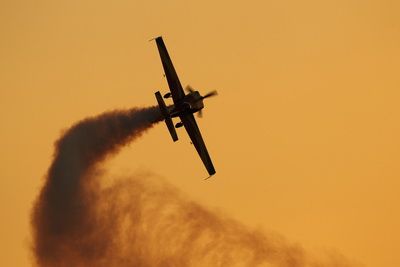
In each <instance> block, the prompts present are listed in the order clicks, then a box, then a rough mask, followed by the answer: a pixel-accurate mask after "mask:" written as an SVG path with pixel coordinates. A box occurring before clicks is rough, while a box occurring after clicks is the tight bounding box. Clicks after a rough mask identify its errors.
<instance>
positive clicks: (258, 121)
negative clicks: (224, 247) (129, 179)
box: [0, 0, 400, 267]
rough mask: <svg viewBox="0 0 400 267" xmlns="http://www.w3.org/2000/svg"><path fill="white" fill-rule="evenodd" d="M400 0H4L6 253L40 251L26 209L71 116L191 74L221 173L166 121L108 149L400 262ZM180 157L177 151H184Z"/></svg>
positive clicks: (2, 196)
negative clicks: (166, 71)
mask: <svg viewBox="0 0 400 267" xmlns="http://www.w3.org/2000/svg"><path fill="white" fill-rule="evenodd" d="M399 11H400V2H399V1H394V0H380V1H378V0H375V1H368V0H367V1H356V0H346V1H344V0H338V1H317V0H314V1H313V0H305V1H295V0H283V1H273V0H272V1H251V2H249V3H248V4H244V2H243V1H209V0H205V1H201V3H197V4H193V3H191V4H189V2H187V1H117V2H116V3H115V2H113V3H112V4H111V2H109V1H94V0H90V1H26V0H17V1H2V2H1V3H0V34H1V39H2V41H1V42H0V58H1V63H0V119H1V123H2V126H1V131H0V137H1V138H0V147H1V153H0V160H1V167H0V177H1V179H0V209H1V213H2V220H1V223H0V236H1V242H0V251H1V257H0V265H1V266H30V265H31V260H30V257H31V255H30V249H29V246H30V222H29V217H30V209H31V207H32V203H33V201H34V199H35V197H36V196H37V194H38V190H39V189H40V187H41V185H42V182H43V177H44V174H45V173H46V170H47V168H48V166H49V164H50V161H51V158H52V153H53V143H54V141H55V140H56V139H57V138H58V137H59V136H60V134H61V132H62V130H63V129H66V128H67V127H68V126H70V125H71V124H72V123H74V122H75V121H77V120H80V119H82V118H84V117H86V116H89V115H96V114H99V113H101V112H103V111H107V110H111V109H121V108H130V107H134V106H148V105H155V104H156V100H155V98H154V92H155V91H156V90H162V92H166V91H167V83H166V80H165V78H163V75H162V74H163V70H162V66H161V63H160V59H159V56H158V52H157V49H156V46H155V43H149V42H148V40H149V39H150V38H152V37H155V36H158V35H163V36H164V40H165V43H166V45H167V48H168V49H169V52H170V55H171V57H172V60H173V62H174V64H175V67H176V69H177V72H178V75H179V76H180V79H181V82H182V83H183V85H186V84H191V85H192V86H193V87H195V88H198V89H199V90H201V91H202V92H204V93H205V92H207V91H210V90H214V89H217V90H218V92H219V97H216V98H212V99H207V102H206V109H205V110H204V118H203V119H201V120H198V123H199V126H200V127H201V130H202V133H203V137H204V139H205V141H206V144H207V146H208V148H209V151H210V153H211V156H212V157H213V160H214V163H215V166H216V169H217V175H216V176H215V177H214V178H213V179H211V180H209V181H207V182H204V181H203V178H205V177H206V176H207V174H206V172H205V170H204V167H203V165H202V164H201V161H200V160H199V158H198V156H197V154H196V152H195V150H194V149H193V147H192V146H190V144H189V139H188V137H187V136H186V134H185V133H184V130H181V129H179V130H178V135H179V136H180V139H181V140H180V141H179V142H178V143H176V144H174V143H173V142H172V141H171V140H170V136H169V134H168V131H167V129H166V127H165V126H164V125H162V124H160V125H158V126H156V128H155V129H153V130H151V131H150V132H149V133H148V134H147V135H146V136H145V137H144V138H142V139H141V140H140V141H139V142H137V143H135V144H134V145H132V146H129V147H127V148H126V149H124V150H123V151H122V153H120V154H119V155H118V156H117V157H116V158H114V159H112V160H111V161H109V162H107V169H108V170H109V171H110V172H111V173H117V174H118V173H124V174H126V173H128V174H129V173H132V172H135V171H136V170H150V171H151V172H153V173H154V174H155V175H158V176H162V177H165V178H166V179H167V180H168V181H169V182H170V183H172V184H174V185H175V186H177V187H178V188H180V189H181V190H182V191H183V192H185V194H187V195H188V196H190V197H191V198H192V199H194V200H196V201H198V202H200V203H203V204H205V205H207V206H210V207H215V208H217V209H219V210H221V211H222V212H224V213H226V214H228V215H230V216H231V217H233V218H235V219H237V220H238V221H240V222H243V223H244V224H246V225H249V226H250V227H256V228H261V229H264V230H265V231H272V232H276V233H279V234H282V235H284V236H285V237H286V238H287V239H288V240H290V241H292V242H296V243H299V244H302V245H303V246H304V247H305V248H306V249H308V250H310V251H316V253H319V252H321V251H331V250H334V251H338V252H340V253H342V254H343V255H345V256H346V257H348V258H350V259H353V260H355V261H357V262H360V263H363V264H365V265H366V266H386V267H391V266H393V267H395V266H400V254H399V253H398V252H399V249H400V246H399V244H400V229H399V225H400V213H399V211H400V181H399V178H400V164H399V162H400V138H399V136H400V124H399V120H400V107H399V100H400V91H399V87H400V75H399V68H400V50H399V47H400V16H399ZM176 158H179V160H178V161H177V160H176Z"/></svg>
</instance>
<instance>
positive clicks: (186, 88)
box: [185, 85, 195, 93]
mask: <svg viewBox="0 0 400 267" xmlns="http://www.w3.org/2000/svg"><path fill="white" fill-rule="evenodd" d="M185 90H186V91H188V92H189V93H193V92H194V91H195V90H194V88H193V87H192V86H190V85H187V86H186V87H185Z"/></svg>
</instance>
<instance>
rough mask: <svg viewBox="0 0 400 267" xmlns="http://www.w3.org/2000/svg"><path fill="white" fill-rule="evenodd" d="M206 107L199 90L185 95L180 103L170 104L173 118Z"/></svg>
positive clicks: (169, 107)
mask: <svg viewBox="0 0 400 267" xmlns="http://www.w3.org/2000/svg"><path fill="white" fill-rule="evenodd" d="M203 108H204V103H203V97H202V96H201V95H200V93H199V92H198V91H194V92H192V93H189V94H187V95H185V97H184V98H183V99H182V101H180V102H179V103H176V104H175V105H171V106H168V110H169V113H170V116H171V117H172V118H174V117H178V116H180V115H183V114H188V113H189V114H192V113H196V112H197V111H200V110H201V109H203Z"/></svg>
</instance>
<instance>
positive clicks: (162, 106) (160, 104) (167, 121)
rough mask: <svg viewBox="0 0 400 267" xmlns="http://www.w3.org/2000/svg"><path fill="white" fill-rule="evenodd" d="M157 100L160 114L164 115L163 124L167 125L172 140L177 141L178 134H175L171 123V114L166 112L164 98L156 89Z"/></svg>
mask: <svg viewBox="0 0 400 267" xmlns="http://www.w3.org/2000/svg"><path fill="white" fill-rule="evenodd" d="M155 95H156V98H157V102H158V107H159V108H160V111H161V114H162V115H163V117H164V120H165V124H166V125H167V127H168V131H169V133H170V134H171V137H172V140H174V142H175V141H177V140H178V135H177V134H176V130H175V127H174V124H173V123H172V119H171V116H170V114H169V112H168V109H167V106H166V105H165V102H164V99H163V98H162V96H161V93H160V92H159V91H158V92H156V93H155Z"/></svg>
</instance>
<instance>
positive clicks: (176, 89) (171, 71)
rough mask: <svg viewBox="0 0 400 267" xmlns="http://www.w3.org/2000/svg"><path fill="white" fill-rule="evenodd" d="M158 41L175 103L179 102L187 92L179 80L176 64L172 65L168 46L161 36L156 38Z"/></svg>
mask: <svg viewBox="0 0 400 267" xmlns="http://www.w3.org/2000/svg"><path fill="white" fill-rule="evenodd" d="M156 43H157V48H158V52H159V53H160V57H161V62H162V65H163V68H164V72H165V76H166V77H167V81H168V86H169V90H170V91H171V95H172V99H173V100H174V103H179V102H180V101H181V100H182V99H183V97H184V96H185V92H184V91H183V88H182V85H181V83H180V81H179V78H178V75H177V74H176V71H175V68H174V65H172V61H171V58H170V57H169V55H168V51H167V48H166V47H165V44H164V41H163V39H162V37H161V36H160V37H157V38H156Z"/></svg>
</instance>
